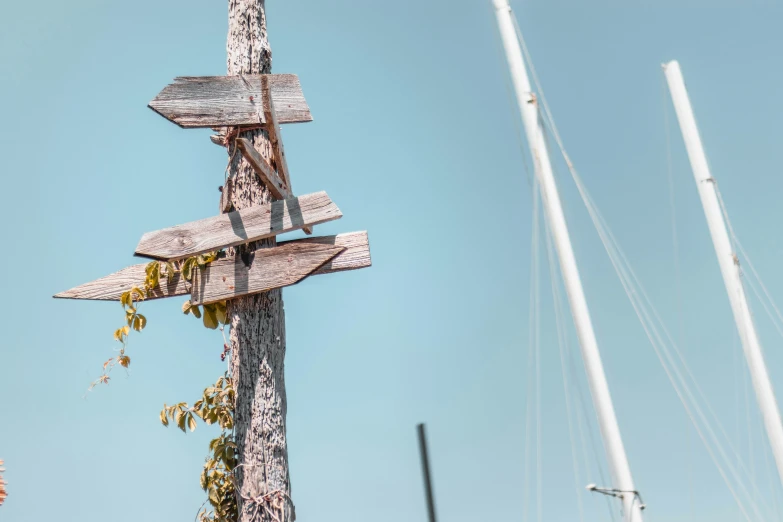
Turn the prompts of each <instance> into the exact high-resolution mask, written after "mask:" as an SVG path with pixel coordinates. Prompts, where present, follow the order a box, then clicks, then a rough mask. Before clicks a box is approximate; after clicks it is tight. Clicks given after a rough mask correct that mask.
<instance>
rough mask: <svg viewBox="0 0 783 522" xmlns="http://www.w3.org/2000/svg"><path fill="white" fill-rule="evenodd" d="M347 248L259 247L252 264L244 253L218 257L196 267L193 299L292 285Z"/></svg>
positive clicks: (203, 300)
mask: <svg viewBox="0 0 783 522" xmlns="http://www.w3.org/2000/svg"><path fill="white" fill-rule="evenodd" d="M343 250H344V248H343V247H339V246H333V245H323V244H318V243H288V244H286V245H283V246H277V247H272V248H260V249H258V250H256V251H255V252H253V257H252V260H251V262H250V264H249V265H246V264H245V261H244V260H243V259H242V258H241V257H234V258H231V259H218V260H217V261H213V262H212V263H210V264H209V266H207V268H206V269H205V270H203V271H202V270H198V271H196V273H195V275H194V277H193V289H192V291H191V298H190V301H191V302H192V303H193V304H194V305H201V304H209V303H215V302H218V301H225V300H226V299H235V298H237V297H241V296H245V295H252V294H258V293H261V292H268V291H269V290H273V289H275V288H282V287H284V286H291V285H294V284H296V283H298V282H299V281H301V280H302V279H304V278H305V277H307V276H308V275H310V274H311V273H312V272H313V271H315V270H317V269H318V268H319V267H321V266H322V265H323V264H324V263H326V262H327V261H329V260H330V259H332V258H333V257H334V256H336V255H337V254H339V253H340V252H342V251H343Z"/></svg>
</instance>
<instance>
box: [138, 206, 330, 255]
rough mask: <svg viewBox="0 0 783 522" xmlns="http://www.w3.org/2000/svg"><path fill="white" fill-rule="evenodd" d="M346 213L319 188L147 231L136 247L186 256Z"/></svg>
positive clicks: (146, 252)
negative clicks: (295, 195) (305, 193)
mask: <svg viewBox="0 0 783 522" xmlns="http://www.w3.org/2000/svg"><path fill="white" fill-rule="evenodd" d="M342 215H343V214H342V212H340V209H339V208H337V205H335V204H334V203H333V202H332V200H331V199H329V196H328V195H327V194H326V192H316V193H315V194H308V195H305V196H299V197H293V198H288V199H283V200H279V201H273V202H272V203H269V204H266V205H258V206H254V207H250V208H247V209H245V210H239V211H235V212H229V213H227V214H221V215H219V216H215V217H211V218H207V219H201V220H199V221H193V222H190V223H185V224H183V225H177V226H174V227H171V228H164V229H163V230H157V231H155V232H147V233H146V234H144V236H142V238H141V241H139V244H138V246H137V247H136V255H139V256H144V257H150V258H153V259H162V260H169V261H170V260H175V259H183V258H186V257H190V256H193V255H197V254H202V253H204V252H211V251H213V250H218V249H222V248H226V247H231V246H236V245H241V244H244V243H249V242H251V241H256V240H259V239H264V238H268V237H272V236H275V235H277V234H283V233H285V232H290V231H292V230H298V229H301V228H304V227H306V226H313V225H317V224H319V223H325V222H327V221H332V220H334V219H338V218H340V217H342Z"/></svg>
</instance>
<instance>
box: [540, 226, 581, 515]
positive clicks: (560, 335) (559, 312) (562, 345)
mask: <svg viewBox="0 0 783 522" xmlns="http://www.w3.org/2000/svg"><path fill="white" fill-rule="evenodd" d="M544 235H545V236H546V254H547V262H548V263H549V280H550V283H551V285H552V301H553V304H554V309H555V325H556V327H557V344H558V348H559V352H560V369H561V372H562V375H563V393H564V395H565V404H566V418H567V419H568V438H569V440H570V441H571V460H572V465H573V468H574V489H575V491H576V498H577V502H578V507H579V520H580V521H581V522H584V521H585V514H584V505H583V503H582V487H581V485H580V482H581V480H580V473H579V461H578V457H577V451H576V442H575V440H574V428H573V423H572V422H571V388H570V386H569V385H570V383H571V379H569V377H568V367H567V366H566V355H565V353H566V349H567V343H568V341H567V336H566V331H565V321H564V319H563V299H562V296H561V295H560V288H559V286H558V284H557V275H558V274H559V272H558V270H557V263H556V262H555V257H554V252H553V251H552V232H551V230H550V228H549V221H548V220H547V219H546V218H545V219H544Z"/></svg>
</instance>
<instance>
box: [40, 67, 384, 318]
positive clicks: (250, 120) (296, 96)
mask: <svg viewBox="0 0 783 522" xmlns="http://www.w3.org/2000/svg"><path fill="white" fill-rule="evenodd" d="M149 107H150V108H151V109H153V110H154V111H155V112H157V113H158V114H160V115H162V116H163V117H164V118H166V119H168V120H170V121H172V122H174V123H176V124H177V125H179V126H180V127H183V128H198V127H211V128H218V129H221V130H222V133H221V134H220V135H217V136H213V138H212V141H214V142H215V143H220V144H224V145H227V144H228V140H235V143H236V146H237V148H238V149H239V150H240V151H241V152H242V155H243V157H244V159H245V160H246V161H247V162H248V163H249V164H250V165H251V166H252V168H253V170H254V171H255V172H256V174H257V175H258V177H259V179H260V180H261V181H262V182H263V183H264V185H265V186H266V187H267V188H268V189H269V192H270V193H271V194H272V196H273V198H274V200H273V201H272V202H271V203H269V204H265V205H258V206H255V207H251V208H247V209H244V210H239V211H233V212H227V213H224V214H220V215H218V216H213V217H210V218H206V219H202V220H199V221H193V222H190V223H185V224H182V225H176V226H173V227H170V228H165V229H162V230H157V231H154V232H148V233H146V234H144V235H143V236H142V238H141V240H140V241H139V244H138V245H137V246H136V252H135V253H136V255H138V256H142V257H148V258H151V259H158V260H162V261H176V260H181V259H185V258H187V257H190V256H194V255H198V254H202V253H205V252H211V251H216V250H223V249H225V248H228V247H234V246H238V245H244V244H248V243H251V242H253V241H257V240H259V239H266V238H271V237H275V236H277V235H280V234H284V233H286V232H290V231H294V230H303V231H305V232H306V233H311V232H312V227H313V226H315V225H318V224H320V223H325V222H327V221H332V220H335V219H339V218H340V217H342V213H341V212H340V209H339V208H337V206H336V205H335V204H334V203H333V202H332V200H331V199H330V198H329V196H328V195H327V194H326V192H317V193H314V194H307V195H304V196H300V197H295V196H294V195H293V193H292V190H291V179H290V174H289V171H288V163H287V161H286V158H285V151H284V149H283V141H282V137H281V133H280V123H297V122H307V121H312V116H311V115H310V108H309V107H308V105H307V102H306V101H305V98H304V95H303V94H302V89H301V87H300V85H299V79H298V78H297V77H296V75H293V74H259V75H248V76H205V77H182V78H176V79H175V80H174V83H172V84H170V85H168V86H166V87H165V88H164V89H163V90H162V91H161V92H160V94H158V95H157V96H156V97H155V99H154V100H152V101H151V102H150V104H149ZM258 127H260V128H263V129H265V130H266V131H267V133H268V135H269V141H270V143H271V145H272V151H273V154H272V158H273V160H274V163H275V166H274V167H273V166H272V165H271V164H270V162H269V161H267V160H265V159H264V158H263V157H262V156H261V154H259V153H258V151H257V150H255V148H254V147H253V145H252V143H251V142H250V141H248V140H247V139H245V138H240V137H238V132H239V131H240V130H244V129H246V128H258ZM229 182H230V179H229ZM230 186H231V184H230V183H227V187H230ZM223 210H226V209H225V208H224V209H223ZM370 265H371V259H370V247H369V242H368V239H367V233H366V232H353V233H349V234H339V235H336V236H326V237H311V238H305V239H298V240H294V241H288V242H283V243H279V244H278V245H277V246H275V247H271V248H263V249H258V250H256V251H255V252H254V253H253V255H252V256H251V259H250V260H249V262H248V261H247V260H246V259H245V258H240V257H236V258H230V259H229V258H221V259H217V260H216V261H214V262H212V263H210V264H209V265H207V266H206V267H204V268H203V270H202V269H198V268H197V269H196V272H195V274H194V276H193V281H192V284H191V283H190V282H188V281H185V280H184V278H183V277H181V275H180V274H179V273H177V274H175V276H174V277H173V278H172V279H171V280H170V281H169V280H166V279H165V278H161V280H160V283H159V286H158V287H157V288H155V289H153V290H152V291H151V292H150V294H149V295H148V296H147V299H158V298H163V297H173V296H180V295H187V294H191V302H192V303H193V304H194V305H199V304H209V303H213V302H216V301H224V300H227V299H235V298H237V297H241V296H244V295H250V294H255V293H259V292H266V291H269V290H272V289H275V288H282V287H285V286H290V285H293V284H296V283H298V282H300V281H302V280H303V279H305V278H307V277H308V276H310V275H316V274H328V273H332V272H340V271H344V270H355V269H359V268H365V267H368V266H370ZM145 267H146V263H145V264H139V265H133V266H130V267H127V268H125V269H123V270H120V271H119V272H116V273H114V274H111V275H108V276H106V277H102V278H100V279H97V280H95V281H92V282H89V283H85V284H83V285H80V286H77V287H75V288H72V289H71V290H67V291H65V292H61V293H59V294H57V295H55V296H54V297H56V298H64V299H93V300H105V301H106V300H108V301H111V300H118V299H119V298H120V296H121V295H122V294H123V293H124V292H127V291H128V290H130V289H131V288H133V287H139V286H141V285H142V284H143V282H144V279H145Z"/></svg>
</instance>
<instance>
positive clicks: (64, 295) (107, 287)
mask: <svg viewBox="0 0 783 522" xmlns="http://www.w3.org/2000/svg"><path fill="white" fill-rule="evenodd" d="M312 243H315V244H321V245H327V246H333V247H337V248H339V249H340V253H338V254H337V255H336V256H334V257H333V258H331V259H330V260H328V261H327V262H326V263H325V264H323V265H322V266H320V267H318V268H317V269H316V270H314V271H313V272H312V274H310V275H320V274H331V273H333V272H342V271H344V270H356V269H359V268H365V267H368V266H370V265H371V264H372V260H371V258H370V245H369V241H368V238H367V232H351V233H348V234H338V235H336V236H325V237H312V238H306V239H297V240H294V241H286V242H285V243H281V244H280V246H277V247H274V248H270V249H262V250H275V249H279V248H283V247H286V246H287V245H292V244H293V245H296V244H299V245H301V244H312ZM262 250H257V251H256V256H258V252H260V251H262ZM215 262H217V261H215ZM146 266H147V264H146V263H142V264H139V265H133V266H129V267H128V268H125V269H123V270H120V271H119V272H116V273H114V274H111V275H108V276H106V277H102V278H100V279H98V280H96V281H92V282H90V283H85V284H83V285H80V286H77V287H76V288H72V289H70V290H68V291H65V292H61V293H59V294H57V295H55V296H54V297H56V298H60V299H90V300H98V301H117V300H119V299H120V296H121V295H122V294H123V292H127V291H128V290H130V289H131V288H133V287H134V286H136V287H141V286H143V285H144V279H145V276H146V274H145V272H144V269H145V267H146ZM209 266H211V265H209ZM209 266H207V270H209ZM190 286H191V285H190V283H187V282H186V281H184V280H182V279H181V278H180V276H179V275H177V276H176V277H175V278H174V280H173V281H172V282H171V283H169V282H168V281H167V280H166V278H165V277H163V278H161V280H160V286H159V287H158V288H156V289H155V290H154V291H153V292H152V295H151V296H149V297H148V299H159V298H162V297H174V296H178V295H187V294H189V293H190V290H191V288H190Z"/></svg>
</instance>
